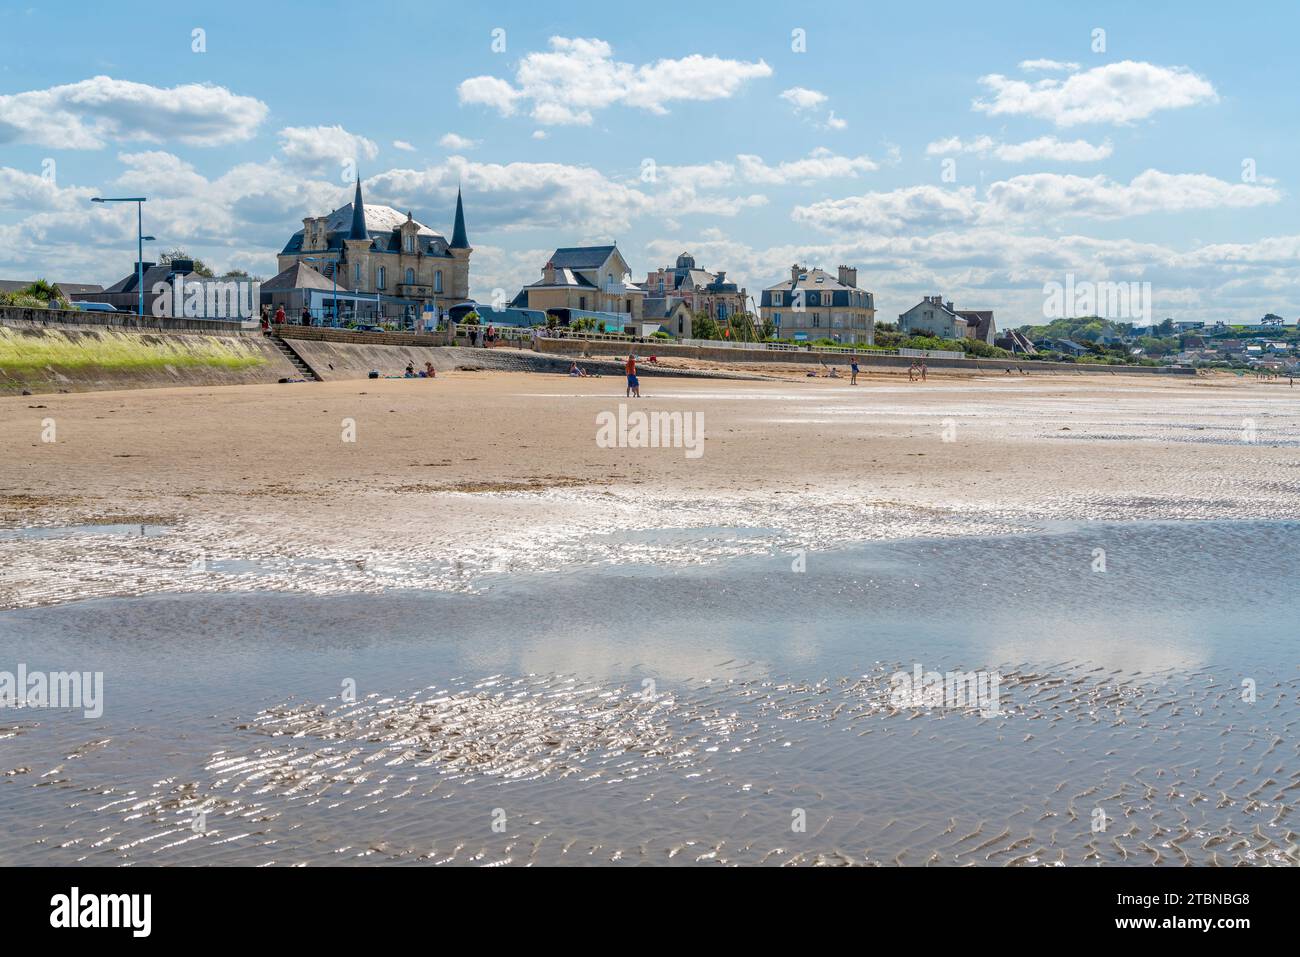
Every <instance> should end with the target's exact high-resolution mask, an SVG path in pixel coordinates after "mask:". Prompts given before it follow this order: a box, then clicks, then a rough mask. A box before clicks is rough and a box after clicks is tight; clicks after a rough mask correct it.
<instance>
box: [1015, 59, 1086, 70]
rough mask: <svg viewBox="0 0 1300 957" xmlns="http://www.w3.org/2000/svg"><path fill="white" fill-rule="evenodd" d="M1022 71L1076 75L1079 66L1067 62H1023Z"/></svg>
mask: <svg viewBox="0 0 1300 957" xmlns="http://www.w3.org/2000/svg"><path fill="white" fill-rule="evenodd" d="M1020 69H1022V70H1024V71H1025V72H1026V73H1033V72H1046V71H1052V72H1058V73H1076V72H1078V70H1079V64H1077V63H1074V62H1071V61H1067V60H1021V61H1020Z"/></svg>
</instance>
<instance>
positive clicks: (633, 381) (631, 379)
mask: <svg viewBox="0 0 1300 957" xmlns="http://www.w3.org/2000/svg"><path fill="white" fill-rule="evenodd" d="M623 368H624V369H625V370H626V372H627V394H628V397H629V398H637V399H639V398H641V382H640V380H638V379H637V377H636V356H635V355H632V354H631V353H629V354H628V357H627V362H625V363H624V364H623Z"/></svg>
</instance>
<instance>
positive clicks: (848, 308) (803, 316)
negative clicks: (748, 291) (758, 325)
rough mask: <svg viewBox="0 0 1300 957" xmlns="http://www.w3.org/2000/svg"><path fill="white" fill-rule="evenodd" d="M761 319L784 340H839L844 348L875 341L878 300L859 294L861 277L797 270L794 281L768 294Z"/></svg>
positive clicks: (849, 271) (852, 272)
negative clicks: (774, 328) (770, 324)
mask: <svg viewBox="0 0 1300 957" xmlns="http://www.w3.org/2000/svg"><path fill="white" fill-rule="evenodd" d="M759 314H760V316H761V317H762V318H763V319H764V320H771V321H772V323H773V325H775V326H776V327H777V336H778V337H779V338H782V339H804V338H806V339H834V340H835V341H836V342H840V343H843V344H845V345H873V344H874V343H875V341H876V297H875V294H874V293H870V292H868V291H867V290H865V289H859V288H858V271H857V269H855V268H853V267H851V266H840V267H839V270H838V272H837V274H836V275H834V276H832V275H831V274H830V273H828V272H826V271H825V270H824V269H808V268H807V267H806V266H792V267H791V268H790V279H789V280H788V281H786V282H782V283H777V284H776V285H775V286H769V287H767V288H766V289H764V290H763V298H762V301H761V303H760V305H759Z"/></svg>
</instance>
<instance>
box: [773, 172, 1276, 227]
mask: <svg viewBox="0 0 1300 957" xmlns="http://www.w3.org/2000/svg"><path fill="white" fill-rule="evenodd" d="M1281 198H1282V194H1281V192H1280V191H1279V190H1277V189H1274V188H1272V187H1269V186H1260V185H1252V184H1247V183H1230V182H1227V181H1225V180H1221V179H1216V178H1215V177H1213V176H1207V175H1205V174H1201V173H1163V172H1160V171H1159V170H1154V169H1149V170H1147V171H1146V172H1144V173H1140V174H1139V175H1137V176H1135V177H1134V178H1133V180H1132V181H1131V182H1129V183H1119V182H1115V181H1114V180H1111V179H1108V178H1107V177H1105V176H1093V177H1083V176H1065V175H1060V174H1057V173H1033V174H1029V175H1025V176H1015V177H1012V178H1011V179H1006V180H1000V181H998V182H995V183H992V184H991V185H990V186H989V187H988V189H987V190H985V194H984V198H982V199H981V198H980V197H979V196H978V195H977V194H976V191H975V190H974V188H973V187H969V186H968V187H963V188H960V189H942V188H940V187H937V186H912V187H907V188H904V189H896V190H892V191H889V192H881V193H866V194H864V195H862V196H849V197H846V198H843V199H829V200H823V201H820V202H816V203H811V204H808V205H806V206H796V207H795V208H794V210H793V212H792V214H791V215H792V217H793V218H794V220H795V221H796V222H803V223H807V224H809V225H812V226H815V227H817V228H819V229H822V230H826V231H840V230H863V231H873V232H899V231H902V230H904V229H907V228H929V229H938V228H944V227H952V226H958V225H969V226H975V225H991V224H995V223H1000V222H1007V221H1010V220H1016V221H1035V222H1042V221H1043V220H1044V219H1045V218H1047V217H1056V218H1058V219H1064V218H1067V217H1076V216H1077V217H1085V218H1088V219H1098V220H1110V219H1120V218H1124V217H1129V216H1142V215H1147V214H1150V213H1179V212H1187V211H1191V210H1201V209H1242V208H1247V207H1253V206H1264V205H1269V204H1272V203H1276V202H1279V201H1280V200H1281Z"/></svg>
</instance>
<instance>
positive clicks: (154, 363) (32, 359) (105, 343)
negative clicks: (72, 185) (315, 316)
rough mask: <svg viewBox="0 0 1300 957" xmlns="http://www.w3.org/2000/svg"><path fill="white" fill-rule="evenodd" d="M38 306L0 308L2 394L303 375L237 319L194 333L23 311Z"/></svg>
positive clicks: (234, 381) (246, 381)
mask: <svg viewBox="0 0 1300 957" xmlns="http://www.w3.org/2000/svg"><path fill="white" fill-rule="evenodd" d="M32 312H35V313H45V312H46V310H21V309H5V310H0V395H14V394H20V393H22V392H24V391H26V392H31V393H33V394H40V393H49V392H89V391H95V390H102V389H147V388H162V387H165V386H187V385H245V384H249V383H259V382H276V381H277V380H279V379H281V378H293V377H295V376H297V374H298V373H297V371H296V370H295V369H294V367H293V366H292V365H291V364H290V363H289V361H288V360H287V359H286V358H285V356H284V355H283V354H282V353H281V352H280V351H279V349H277V348H276V346H275V344H274V343H273V342H271V341H270V340H268V339H266V338H265V337H263V336H262V335H260V334H259V333H257V332H247V331H243V330H241V329H240V327H239V324H238V323H222V324H221V326H222V327H233V328H219V329H213V328H212V326H211V325H206V326H204V327H201V328H202V329H203V331H193V330H191V329H190V328H188V327H187V326H186V325H181V326H173V327H166V326H159V325H154V326H130V325H122V324H121V323H115V322H95V321H93V319H91V320H89V321H86V322H84V323H81V322H77V323H74V322H72V321H70V320H69V319H68V318H66V317H57V318H56V317H51V316H49V315H38V316H37V317H35V318H31V317H28V316H26V315H22V314H23V313H32ZM70 315H71V316H75V317H78V318H84V317H86V315H87V314H85V313H71V314H70ZM106 316H107V318H109V319H116V318H117V317H116V316H114V315H113V314H111V313H109V314H106ZM126 318H127V319H132V318H134V317H129V316H128V317H126ZM158 321H159V320H154V322H158Z"/></svg>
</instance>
